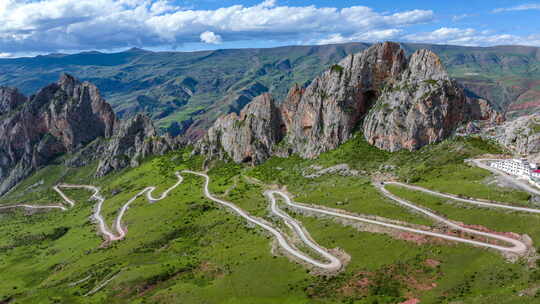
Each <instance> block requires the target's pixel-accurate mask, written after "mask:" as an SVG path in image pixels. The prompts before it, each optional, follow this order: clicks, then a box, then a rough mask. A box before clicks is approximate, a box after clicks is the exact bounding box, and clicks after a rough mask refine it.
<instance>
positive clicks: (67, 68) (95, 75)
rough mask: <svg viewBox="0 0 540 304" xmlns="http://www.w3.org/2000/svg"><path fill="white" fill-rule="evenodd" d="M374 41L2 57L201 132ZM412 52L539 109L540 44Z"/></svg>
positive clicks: (506, 102) (170, 126)
mask: <svg viewBox="0 0 540 304" xmlns="http://www.w3.org/2000/svg"><path fill="white" fill-rule="evenodd" d="M369 46H370V44H367V43H349V44H338V45H322V46H289V47H279V48H269V49H231V50H217V51H200V52H150V51H146V50H141V49H130V50H128V51H125V52H120V53H112V54H106V53H100V52H84V53H79V54H73V55H65V54H51V55H47V56H37V57H33V58H16V59H0V85H7V86H11V87H17V88H19V89H20V90H21V91H22V92H23V93H25V94H27V95H29V94H34V93H35V92H36V91H37V90H38V89H39V88H41V87H43V86H45V85H47V84H49V83H52V82H54V81H56V80H57V79H58V77H59V75H60V74H61V73H63V72H67V73H70V74H73V75H74V76H76V77H78V78H80V79H82V80H87V81H91V82H92V83H94V84H96V85H97V87H98V88H99V89H100V91H101V92H102V95H103V96H104V97H105V98H106V99H107V101H108V102H110V103H111V104H112V106H113V109H114V111H115V112H116V113H117V114H118V116H119V117H129V116H133V115H134V114H136V113H138V112H146V113H148V114H149V115H150V116H151V117H152V118H153V119H154V120H155V121H156V123H157V124H158V126H159V127H160V128H161V129H162V130H164V131H168V132H169V133H171V134H173V135H178V134H180V133H184V132H186V131H187V135H188V136H189V137H192V138H194V137H200V135H202V133H203V132H202V131H203V130H205V129H207V128H208V126H210V125H211V124H212V123H213V122H214V121H215V119H217V117H219V116H220V115H222V114H224V113H230V112H236V113H238V112H239V111H240V110H241V109H242V108H243V107H244V106H245V105H246V104H247V103H248V102H249V101H251V100H252V99H253V98H254V97H256V96H258V95H260V94H262V93H265V92H270V93H272V95H273V96H274V97H275V98H276V100H277V101H278V102H279V101H280V100H283V99H284V98H285V96H286V94H287V90H288V89H289V88H290V87H291V86H292V85H293V84H294V83H298V84H300V86H307V85H308V84H309V82H310V81H311V80H312V79H314V78H315V77H316V76H317V75H319V74H320V73H322V72H323V71H324V70H326V69H328V68H329V67H330V66H331V65H333V64H334V63H336V62H338V61H340V60H341V59H343V58H344V57H345V56H347V55H348V54H351V53H357V52H360V51H362V50H364V49H366V48H367V47H369ZM401 46H402V48H403V49H404V50H405V51H406V52H407V54H411V53H413V52H414V51H415V50H417V49H420V48H426V49H430V50H432V51H434V52H435V53H436V54H438V55H439V56H440V57H441V59H442V61H443V63H444V65H445V66H446V68H447V70H448V72H449V74H450V76H451V77H453V78H455V79H457V80H458V82H459V83H461V84H462V85H463V86H465V88H466V89H467V92H468V94H469V95H473V96H474V95H475V96H476V97H482V98H485V99H488V100H490V101H492V102H493V103H494V104H495V105H496V106H498V107H499V109H500V110H503V111H505V112H506V114H507V116H508V117H517V116H520V115H523V114H528V113H531V112H535V111H537V110H538V109H539V108H540V48H534V47H523V46H498V47H488V48H480V47H463V46H445V45H430V44H402V45H401Z"/></svg>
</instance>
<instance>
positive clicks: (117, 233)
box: [0, 160, 540, 272]
mask: <svg viewBox="0 0 540 304" xmlns="http://www.w3.org/2000/svg"><path fill="white" fill-rule="evenodd" d="M478 161H479V162H475V160H473V163H475V164H480V165H479V166H480V167H482V168H485V167H487V168H490V167H488V166H485V165H484V164H483V163H482V162H481V161H480V160H478ZM488 170H489V169H488ZM490 171H493V170H490ZM182 173H187V174H194V175H197V176H200V177H203V178H204V181H205V182H204V188H203V192H204V195H205V196H206V197H207V198H208V199H210V200H212V201H214V202H216V203H218V204H220V205H222V206H224V207H226V208H228V209H230V210H231V211H233V212H234V213H235V214H237V215H239V216H240V217H242V218H244V219H245V220H247V221H248V222H249V223H251V224H254V225H256V226H259V227H261V228H263V229H264V230H266V231H267V232H269V233H270V234H272V235H273V236H274V237H275V239H276V241H277V243H278V245H279V246H280V247H281V248H282V249H283V250H284V251H285V252H286V253H287V254H289V255H290V256H292V257H294V258H295V259H297V260H300V261H302V262H303V263H306V264H309V265H312V266H314V267H317V268H321V269H324V270H327V271H331V272H335V271H339V270H340V269H342V268H343V261H342V260H341V259H340V258H339V257H337V256H336V255H335V254H334V253H333V252H331V251H330V250H328V249H327V248H324V247H322V246H320V245H319V244H317V243H316V242H315V241H314V240H313V239H312V238H311V236H310V235H309V232H307V231H306V229H305V228H304V227H303V226H302V223H301V222H299V221H298V220H296V219H294V218H293V217H291V216H290V215H288V214H287V213H286V212H284V211H283V210H281V209H280V208H279V205H278V199H281V200H282V201H283V202H284V203H285V205H286V206H287V208H290V209H296V210H300V211H307V212H309V213H315V214H320V215H325V216H330V217H334V218H341V219H345V220H348V221H353V222H362V223H366V224H371V225H378V226H381V227H385V228H390V229H393V230H397V231H406V232H410V233H415V234H420V235H427V236H431V237H436V238H440V239H446V240H450V241H455V242H461V243H465V244H470V245H473V246H477V247H483V248H490V249H494V250H497V251H501V252H505V253H511V254H516V255H524V254H526V253H527V251H528V249H529V247H528V245H527V244H526V243H524V242H523V241H522V240H519V239H515V238H511V237H507V236H504V235H501V234H497V233H490V232H484V231H479V230H475V229H471V228H467V227H463V226H462V225H458V224H456V223H454V222H452V221H450V220H448V219H446V218H444V217H442V216H440V215H437V214H435V213H434V212H432V211H430V210H428V209H426V208H423V207H420V206H418V205H415V204H413V203H411V202H409V201H407V200H405V199H402V198H400V197H398V196H396V195H394V194H392V193H390V192H389V191H388V190H387V189H386V186H387V185H397V186H400V187H405V188H407V189H411V190H415V191H421V192H424V193H427V194H430V195H435V196H438V197H444V198H448V199H452V200H456V201H460V202H464V203H470V204H474V205H476V206H480V207H489V208H502V209H508V210H514V211H520V212H529V213H535V214H539V213H540V209H534V208H526V207H517V206H510V205H505V204H500V203H488V202H485V201H479V200H474V199H468V198H461V197H458V196H456V195H452V194H445V193H440V192H436V191H433V190H429V189H426V188H422V187H419V186H414V185H408V184H404V183H399V182H386V183H378V184H375V187H376V188H377V189H378V190H379V191H380V192H381V193H382V195H384V196H385V197H387V198H389V199H391V200H393V201H395V202H397V203H398V204H399V205H401V206H403V207H406V208H408V209H411V210H414V211H416V212H419V213H421V214H423V215H425V216H427V217H429V218H431V219H433V220H434V221H435V222H438V223H440V224H443V225H444V226H446V227H448V228H451V229H455V230H459V231H462V232H465V233H467V234H470V235H477V236H482V237H486V238H489V239H492V240H496V241H498V242H499V243H495V244H494V243H490V242H488V241H481V240H475V239H469V238H463V237H458V236H454V235H450V234H445V233H439V232H434V231H430V230H423V229H417V228H412V227H409V226H404V225H398V224H394V223H391V222H386V221H381V220H376V219H373V218H368V217H366V216H362V215H357V214H352V213H348V212H346V211H344V210H340V209H331V208H326V207H317V206H314V205H307V204H301V203H297V202H294V201H293V200H292V199H291V198H290V197H289V196H288V195H287V194H286V193H285V192H283V191H279V190H267V191H265V192H264V195H265V197H266V198H267V199H268V201H269V203H270V211H271V213H272V214H273V215H275V216H277V217H278V218H280V219H281V220H283V222H284V223H285V225H287V226H288V227H289V228H290V229H291V231H292V232H293V233H294V234H295V235H296V236H297V237H298V239H299V240H300V241H301V242H302V243H303V244H304V245H305V246H307V247H309V248H310V249H311V250H313V251H314V252H315V253H316V254H317V255H318V256H317V258H314V257H311V256H310V255H308V254H306V253H304V252H302V251H301V250H300V249H298V248H297V247H296V246H295V245H294V244H293V243H292V242H291V240H290V239H289V237H288V236H287V235H286V234H285V233H283V232H282V231H281V230H280V229H278V228H276V227H274V226H273V225H272V224H270V223H268V222H266V221H264V220H262V219H259V218H257V217H254V216H252V215H250V214H249V213H248V212H246V211H244V210H243V209H242V208H240V207H238V206H236V205H235V204H233V203H231V202H228V201H226V200H223V199H220V198H218V197H216V196H214V195H213V194H212V193H211V192H210V190H209V185H210V177H209V176H208V175H207V174H205V173H202V172H195V171H190V170H184V171H182ZM495 173H498V174H500V172H495ZM175 175H176V177H177V182H176V183H175V184H174V185H172V186H171V187H169V188H168V189H167V190H165V191H164V192H163V193H162V194H161V195H159V196H158V197H154V196H153V192H154V191H155V190H156V187H154V186H150V187H146V188H144V189H143V190H141V191H139V192H138V193H137V194H135V195H134V196H133V197H131V198H130V199H129V200H128V201H127V202H126V203H125V204H124V205H122V207H121V208H120V211H119V213H118V215H117V217H116V219H115V221H114V226H113V227H114V231H112V230H111V229H109V228H108V227H107V224H106V222H105V220H104V218H103V216H102V215H101V213H102V208H103V204H104V202H105V198H104V197H103V196H102V195H101V194H100V189H99V188H97V187H95V186H90V185H70V184H59V185H57V186H55V187H53V189H54V190H55V191H56V192H57V193H58V194H59V195H60V196H61V197H62V199H63V200H64V205H48V206H39V205H26V204H19V205H12V206H2V207H0V209H5V208H14V207H23V208H36V209H38V208H57V209H61V210H63V211H65V210H68V208H71V207H73V206H74V205H75V201H73V200H71V199H70V198H69V197H68V196H67V195H65V193H64V192H62V190H61V189H86V190H89V191H91V192H93V194H92V196H91V199H92V200H95V201H97V203H96V205H95V208H94V212H93V214H92V218H93V219H94V220H95V221H96V222H97V226H98V230H99V232H100V234H102V235H103V237H104V238H105V240H106V241H108V242H111V241H117V240H121V239H123V238H125V236H126V234H127V231H126V230H125V228H124V227H122V219H123V217H124V215H125V213H126V212H127V210H128V209H129V207H130V205H131V204H132V203H133V202H134V201H135V200H136V199H137V198H139V197H141V196H143V195H145V196H146V198H147V200H148V201H149V202H150V203H154V202H157V201H160V200H163V199H165V198H166V197H167V196H168V195H169V193H170V192H171V191H173V190H174V189H175V188H176V187H178V186H179V185H180V184H181V183H182V182H183V177H182V175H181V174H180V172H176V173H175ZM533 190H534V189H533ZM539 193H540V192H539ZM503 244H507V245H508V246H505V245H503Z"/></svg>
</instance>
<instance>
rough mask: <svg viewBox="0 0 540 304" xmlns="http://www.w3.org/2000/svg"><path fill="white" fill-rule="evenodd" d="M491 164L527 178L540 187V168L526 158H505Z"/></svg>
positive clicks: (511, 173)
mask: <svg viewBox="0 0 540 304" xmlns="http://www.w3.org/2000/svg"><path fill="white" fill-rule="evenodd" d="M489 165H490V166H491V167H493V168H495V169H498V170H501V171H503V172H506V173H508V174H510V175H514V176H516V177H518V178H522V179H526V180H528V181H529V182H530V183H531V184H533V185H535V186H538V187H540V170H538V168H537V166H536V164H534V163H529V161H528V160H527V159H525V158H522V159H503V160H500V161H494V162H492V163H491V164H489Z"/></svg>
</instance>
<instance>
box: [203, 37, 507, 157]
mask: <svg viewBox="0 0 540 304" xmlns="http://www.w3.org/2000/svg"><path fill="white" fill-rule="evenodd" d="M270 100H272V98H271V97H270V96H269V95H268V94H265V95H264V96H262V97H258V98H255V99H254V100H253V101H252V103H251V104H249V105H248V106H247V107H246V108H245V109H244V111H242V113H241V115H240V117H238V116H236V115H233V114H229V115H227V116H223V117H221V118H220V119H218V121H217V122H216V123H215V124H214V126H213V127H212V128H211V129H210V130H209V131H208V134H207V135H206V137H205V138H204V140H203V141H201V142H200V143H199V144H198V150H199V151H201V152H203V153H206V154H208V155H209V156H213V155H216V154H218V155H220V156H223V155H222V153H223V152H226V153H227V154H228V155H229V156H231V157H232V158H233V160H234V161H236V162H242V161H246V160H253V161H254V162H260V161H263V160H264V159H266V158H267V157H269V156H270V155H271V154H279V155H288V154H291V153H297V154H299V155H300V156H302V157H306V158H311V157H316V156H317V155H319V154H320V153H322V152H325V151H328V150H330V149H334V148H336V147H337V146H338V145H340V144H342V143H343V142H345V141H346V140H348V139H349V138H350V137H351V136H352V134H353V133H354V132H355V131H356V130H358V129H361V130H363V134H364V136H365V138H366V140H367V141H368V142H369V143H371V144H372V145H375V146H377V147H379V148H381V149H385V150H389V151H396V150H400V149H408V150H415V149H418V148H420V147H422V146H424V145H427V144H430V143H434V142H437V141H440V140H442V139H444V138H446V137H447V136H449V135H450V134H452V132H454V131H455V129H456V128H457V127H458V126H460V125H462V124H464V123H466V122H468V121H472V120H478V119H486V120H494V121H495V120H498V121H500V119H501V116H500V115H499V114H497V113H496V111H495V110H493V108H492V107H491V106H490V105H489V103H487V102H486V101H485V100H478V99H473V98H467V97H466V96H465V93H464V91H463V89H462V88H461V87H460V86H458V85H457V83H456V82H455V81H453V80H451V79H450V78H449V77H448V73H447V72H446V70H445V68H444V66H443V64H442V62H441V60H440V58H439V57H438V56H437V55H436V54H435V53H433V52H431V51H428V50H419V51H417V52H415V53H414V54H412V55H411V56H410V58H407V57H406V56H405V52H404V50H403V49H402V48H401V47H400V45H399V44H397V43H393V42H385V43H378V44H375V45H373V46H371V47H370V48H368V49H366V50H364V51H363V52H361V53H358V54H354V55H350V56H348V57H346V58H345V59H343V60H342V61H340V62H339V63H338V64H335V65H333V66H332V67H330V69H329V70H327V71H326V72H325V73H323V74H322V75H321V76H319V77H317V78H315V79H314V80H313V81H312V82H311V84H310V85H309V86H308V87H307V88H305V89H303V88H301V87H300V86H298V85H295V86H293V87H292V88H291V89H290V91H289V94H288V96H287V98H285V100H284V101H283V102H282V104H281V106H280V109H279V111H278V110H276V109H274V108H275V105H274V103H273V102H269V101H270ZM267 101H268V102H267ZM257 109H265V111H266V116H265V115H261V114H260V113H258V112H257ZM257 113H258V114H257ZM255 114H256V115H255ZM246 117H251V119H249V120H248V121H247V123H245V122H246ZM269 128H270V129H269ZM281 138H283V140H281ZM281 141H284V142H283V143H282V144H281ZM278 143H280V145H279V148H277V147H276V145H277V144H278Z"/></svg>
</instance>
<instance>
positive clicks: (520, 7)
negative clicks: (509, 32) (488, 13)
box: [493, 4, 540, 13]
mask: <svg viewBox="0 0 540 304" xmlns="http://www.w3.org/2000/svg"><path fill="white" fill-rule="evenodd" d="M530 10H540V4H522V5H517V6H512V7H503V8H496V9H494V10H493V12H494V13H502V12H514V11H530Z"/></svg>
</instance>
